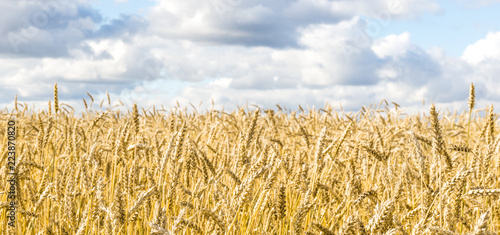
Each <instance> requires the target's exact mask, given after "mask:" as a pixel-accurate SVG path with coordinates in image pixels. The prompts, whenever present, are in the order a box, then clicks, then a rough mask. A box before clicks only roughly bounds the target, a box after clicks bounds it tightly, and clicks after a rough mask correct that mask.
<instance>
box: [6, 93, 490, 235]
mask: <svg viewBox="0 0 500 235" xmlns="http://www.w3.org/2000/svg"><path fill="white" fill-rule="evenodd" d="M54 96H55V97H54V101H53V104H54V107H51V108H50V107H49V109H48V110H49V111H48V112H47V111H38V112H35V111H31V110H29V109H28V108H27V107H26V106H23V105H22V104H18V103H17V99H16V107H15V109H14V110H15V112H14V110H13V112H14V113H15V115H16V118H17V156H18V159H17V168H16V170H17V182H16V184H17V190H18V193H17V195H16V196H17V202H16V203H17V208H16V209H17V219H16V227H15V229H11V230H10V231H11V232H16V233H17V234H497V233H498V232H499V231H500V200H499V196H500V180H499V179H500V165H499V164H500V158H499V154H500V153H499V141H500V134H499V133H498V131H496V126H495V125H496V117H497V116H496V114H495V113H494V110H493V106H491V107H488V108H487V109H485V110H487V112H486V115H485V117H482V116H480V115H479V112H476V111H475V110H473V109H474V105H475V100H474V99H475V94H474V87H473V85H471V96H470V98H469V102H468V104H469V105H468V107H469V110H467V111H466V112H464V113H462V114H456V113H449V112H444V111H439V109H438V107H439V105H436V106H435V105H432V106H431V107H430V111H429V113H425V114H422V115H413V116H403V115H400V113H399V112H400V111H390V109H389V108H388V107H387V104H386V106H385V107H384V106H382V107H380V105H379V107H376V108H371V109H368V108H363V110H361V111H360V112H358V113H354V114H353V113H344V112H343V111H334V109H333V108H332V107H330V106H328V105H327V106H325V107H324V108H322V109H319V110H315V109H309V110H307V111H304V109H302V107H301V108H300V110H301V111H300V112H297V111H293V112H291V111H288V110H284V109H282V108H281V107H280V106H277V107H278V108H279V110H277V111H274V110H261V109H254V110H250V109H249V108H239V109H238V110H235V111H233V112H230V113H226V112H223V111H219V110H209V111H205V112H201V113H199V112H187V111H185V110H181V109H174V110H169V111H167V110H157V109H155V108H150V109H146V110H145V109H142V111H140V110H139V108H138V105H137V104H134V106H133V109H132V110H131V111H127V112H123V111H119V110H116V109H113V107H109V108H107V110H106V111H95V110H93V109H92V104H93V103H94V100H93V98H92V96H90V94H89V96H90V97H91V99H92V101H91V102H87V101H85V100H84V103H85V107H86V111H84V112H83V114H77V113H75V112H73V111H72V110H71V109H69V110H68V109H67V107H68V106H67V105H64V104H63V103H60V100H59V99H58V97H57V96H58V94H57V85H56V86H55V89H54ZM464 102H465V101H464ZM108 104H111V101H110V100H109V96H108ZM49 105H51V103H50V102H49ZM102 105H103V102H101V103H100V106H102ZM52 111H53V112H52ZM2 114H3V117H5V116H8V113H5V111H4V113H2ZM6 120H7V118H4V119H3V120H2V121H3V122H5V123H6V122H7V121H6ZM0 132H2V133H1V135H0V136H2V137H1V138H2V141H1V142H2V145H1V146H0V151H1V154H2V155H1V156H2V157H1V162H0V164H1V169H2V171H1V172H2V174H0V178H1V180H2V182H4V184H2V186H1V188H0V192H3V194H0V197H1V198H2V199H3V200H2V202H1V204H0V208H1V209H0V212H1V215H0V220H1V221H7V219H6V217H5V216H6V215H5V214H6V213H5V211H6V210H7V207H8V204H7V202H8V200H7V196H6V193H5V192H6V191H8V187H9V185H8V184H7V181H6V179H7V174H6V173H5V172H7V144H6V141H7V140H6V136H7V134H6V129H5V128H2V129H0ZM8 229H9V227H8V226H7V223H2V224H1V226H0V230H1V231H3V232H2V234H3V233H5V231H8Z"/></svg>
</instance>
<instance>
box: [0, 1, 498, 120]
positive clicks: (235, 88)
mask: <svg viewBox="0 0 500 235" xmlns="http://www.w3.org/2000/svg"><path fill="white" fill-rule="evenodd" d="M0 9H2V10H3V11H5V12H4V13H3V14H0V78H1V79H0V83H1V84H0V85H1V86H0V87H1V88H0V89H2V92H3V94H5V95H4V96H2V98H1V100H0V103H1V104H2V105H3V106H6V107H10V108H11V107H12V104H13V97H14V96H15V95H16V94H17V95H18V99H19V100H20V101H21V102H26V103H30V104H35V105H37V107H42V108H43V107H44V106H46V104H47V101H48V100H49V99H51V98H52V97H51V96H52V86H53V84H54V82H57V83H58V86H59V88H60V91H61V93H60V99H61V100H62V101H63V102H65V103H67V104H69V105H71V106H73V107H75V108H82V107H83V102H82V98H86V99H88V96H87V95H86V92H90V93H92V94H93V95H94V96H95V97H97V98H98V99H99V98H101V99H102V98H104V97H105V96H106V92H109V93H110V94H111V97H112V98H113V99H114V100H116V102H117V101H118V100H121V101H122V102H123V103H124V104H125V105H127V106H129V105H130V104H132V103H133V102H138V103H139V104H141V105H142V106H145V107H148V106H151V105H156V106H160V105H164V106H165V107H172V106H174V105H176V104H177V102H179V103H180V104H181V105H189V103H192V104H196V105H197V104H199V103H200V102H203V103H202V105H201V107H202V108H210V107H211V100H214V102H215V104H216V108H221V107H225V108H226V109H231V108H235V107H237V106H242V105H245V104H255V105H258V106H261V107H263V108H272V107H275V106H274V105H275V104H280V105H281V106H286V107H290V108H292V109H293V108H296V107H298V105H302V106H315V107H317V108H320V107H323V106H324V104H325V103H329V104H332V105H334V106H336V107H339V106H340V105H342V107H343V108H344V109H348V110H359V109H360V108H361V107H362V106H369V105H370V104H378V103H379V102H380V101H381V100H383V99H386V100H388V101H389V102H391V101H393V102H396V103H398V104H400V105H401V106H402V107H403V108H406V109H407V111H409V112H414V111H421V110H424V111H425V110H427V109H428V107H427V106H428V104H429V103H430V102H431V101H434V102H437V103H438V104H439V105H440V107H442V108H449V109H464V108H465V107H466V103H467V101H466V100H467V96H468V89H469V84H470V83H471V82H474V83H475V84H476V88H477V92H478V94H477V97H478V106H479V107H480V106H481V105H482V106H483V107H484V106H486V105H489V104H494V103H496V102H498V101H499V100H500V94H499V92H497V91H498V90H499V89H500V79H498V78H497V77H496V75H497V74H499V72H500V67H499V66H498V65H499V62H500V21H499V18H498V16H496V14H497V13H498V12H500V1H498V0H475V1H473V0H442V1H438V0H404V1H396V0H349V1H345V0H343V1H331V0H275V1H264V0H252V1H248V0H208V1H203V2H200V1H195V0H183V1H174V0H155V1H131V0H129V1H126V0H120V1H116V0H76V1H64V0H46V1H33V0H20V1H7V0H0ZM422 100H426V101H427V106H422Z"/></svg>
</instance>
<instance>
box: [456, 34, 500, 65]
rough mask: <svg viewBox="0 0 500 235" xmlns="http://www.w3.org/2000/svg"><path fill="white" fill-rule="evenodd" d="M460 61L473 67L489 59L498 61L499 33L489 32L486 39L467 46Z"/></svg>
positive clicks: (499, 54)
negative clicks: (462, 60)
mask: <svg viewBox="0 0 500 235" xmlns="http://www.w3.org/2000/svg"><path fill="white" fill-rule="evenodd" d="M462 59H464V60H465V61H467V62H468V63H469V64H473V65H477V64H479V63H481V62H487V61H489V60H491V59H494V60H500V32H496V33H494V32H490V33H488V35H486V38H484V39H481V40H479V41H477V42H476V43H474V44H472V45H469V46H467V48H466V49H465V51H464V52H463V54H462Z"/></svg>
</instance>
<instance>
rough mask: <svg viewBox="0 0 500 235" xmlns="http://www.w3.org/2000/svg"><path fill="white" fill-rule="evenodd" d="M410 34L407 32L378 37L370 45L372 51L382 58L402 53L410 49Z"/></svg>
mask: <svg viewBox="0 0 500 235" xmlns="http://www.w3.org/2000/svg"><path fill="white" fill-rule="evenodd" d="M410 46H411V43H410V34H409V33H408V32H405V33H402V34H401V35H389V36H387V37H384V38H381V39H378V40H376V41H375V42H374V44H373V46H372V50H373V52H375V54H376V55H377V56H378V57H379V58H382V59H385V58H386V57H389V56H390V57H397V56H401V55H404V54H405V53H406V51H408V50H409V49H410Z"/></svg>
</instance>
